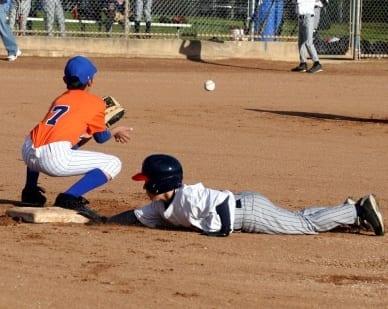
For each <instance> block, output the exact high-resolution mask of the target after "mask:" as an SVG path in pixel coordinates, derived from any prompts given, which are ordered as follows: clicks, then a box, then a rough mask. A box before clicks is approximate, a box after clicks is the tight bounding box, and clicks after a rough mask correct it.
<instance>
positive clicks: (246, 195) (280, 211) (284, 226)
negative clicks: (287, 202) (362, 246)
mask: <svg viewBox="0 0 388 309" xmlns="http://www.w3.org/2000/svg"><path fill="white" fill-rule="evenodd" d="M236 200H240V201H239V202H238V203H237V205H236V206H237V207H236V212H235V222H234V230H235V231H241V232H250V233H266V234H318V233H319V232H327V231H330V230H332V229H334V228H336V227H337V226H339V225H342V224H354V223H355V220H356V218H357V212H356V208H355V206H354V205H351V204H340V205H338V206H333V207H311V208H305V209H302V210H298V211H290V210H287V209H284V208H280V207H278V206H276V205H274V204H273V203H272V202H271V201H270V200H269V199H268V198H266V197H265V196H263V195H261V194H259V193H256V192H249V191H244V192H240V193H238V194H236ZM239 206H240V208H238V207H239Z"/></svg>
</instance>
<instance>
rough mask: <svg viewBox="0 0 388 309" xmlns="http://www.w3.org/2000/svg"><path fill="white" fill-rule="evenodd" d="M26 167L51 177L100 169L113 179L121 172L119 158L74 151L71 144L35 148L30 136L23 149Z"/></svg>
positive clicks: (75, 174)
mask: <svg viewBox="0 0 388 309" xmlns="http://www.w3.org/2000/svg"><path fill="white" fill-rule="evenodd" d="M22 157H23V160H24V162H25V163H26V165H27V166H28V167H29V168H31V169H33V170H35V171H39V172H42V173H45V174H47V175H49V176H59V177H62V176H77V175H84V174H86V173H88V172H90V171H91V170H93V169H96V168H98V169H100V170H102V171H103V172H104V173H105V174H107V175H109V176H110V177H111V178H112V179H113V178H114V177H115V176H117V174H118V173H119V172H120V171H121V161H120V159H119V158H117V157H115V156H112V155H107V154H104V153H100V152H94V151H86V150H73V149H71V143H70V142H55V143H51V144H48V145H44V146H41V147H38V148H34V146H33V143H32V141H31V138H30V137H29V136H28V137H27V138H26V140H25V142H24V145H23V148H22Z"/></svg>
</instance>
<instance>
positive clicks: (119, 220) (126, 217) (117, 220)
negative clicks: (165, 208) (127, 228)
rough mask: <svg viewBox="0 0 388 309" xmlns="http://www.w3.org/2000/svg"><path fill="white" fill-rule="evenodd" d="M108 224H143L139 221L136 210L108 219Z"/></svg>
mask: <svg viewBox="0 0 388 309" xmlns="http://www.w3.org/2000/svg"><path fill="white" fill-rule="evenodd" d="M105 223H107V224H109V223H112V224H122V225H132V224H141V222H140V221H139V220H138V219H137V217H136V215H135V211H134V210H128V211H124V212H122V213H119V214H117V215H114V216H111V217H108V218H106V222H105Z"/></svg>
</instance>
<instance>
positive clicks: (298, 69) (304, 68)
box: [291, 62, 307, 73]
mask: <svg viewBox="0 0 388 309" xmlns="http://www.w3.org/2000/svg"><path fill="white" fill-rule="evenodd" d="M291 71H292V72H302V73H303V72H306V71H307V64H306V62H301V63H299V65H298V66H297V67H296V68H293V69H292V70H291Z"/></svg>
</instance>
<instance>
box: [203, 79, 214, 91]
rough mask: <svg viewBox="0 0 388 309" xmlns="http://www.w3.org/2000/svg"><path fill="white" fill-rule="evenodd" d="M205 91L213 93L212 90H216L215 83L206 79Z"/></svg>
mask: <svg viewBox="0 0 388 309" xmlns="http://www.w3.org/2000/svg"><path fill="white" fill-rule="evenodd" d="M205 89H206V90H207V91H213V90H214V89H216V83H215V82H213V81H212V80H210V79H208V80H207V81H205Z"/></svg>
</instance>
